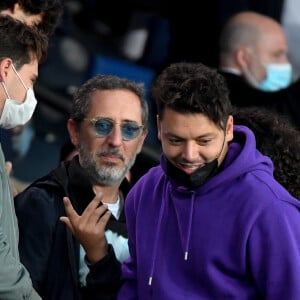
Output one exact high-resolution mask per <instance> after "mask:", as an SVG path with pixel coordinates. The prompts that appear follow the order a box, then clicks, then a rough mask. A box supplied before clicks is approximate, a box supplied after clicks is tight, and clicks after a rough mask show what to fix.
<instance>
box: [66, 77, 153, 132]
mask: <svg viewBox="0 0 300 300" xmlns="http://www.w3.org/2000/svg"><path fill="white" fill-rule="evenodd" d="M98 90H129V91H131V92H133V93H134V94H136V95H137V97H138V98H139V100H140V103H141V109H142V123H143V125H144V130H146V129H147V128H148V114H149V112H148V104H147V101H146V100H145V89H144V84H142V83H137V82H135V81H132V80H129V79H126V78H120V77H118V76H115V75H96V76H94V77H92V78H90V79H89V80H88V81H86V82H85V83H84V84H83V85H81V86H80V87H79V89H78V90H77V92H76V93H75V94H74V98H73V105H72V110H71V115H70V117H71V119H73V120H74V121H75V122H76V123H78V124H79V123H80V122H82V121H83V120H84V118H85V117H86V116H87V114H88V112H89V104H90V94H91V93H92V92H95V91H98Z"/></svg>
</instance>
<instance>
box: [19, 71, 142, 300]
mask: <svg viewBox="0 0 300 300" xmlns="http://www.w3.org/2000/svg"><path fill="white" fill-rule="evenodd" d="M147 120H148V106H147V102H146V100H145V99H144V88H143V86H142V85H140V84H137V83H136V82H133V81H130V80H127V79H124V78H119V77H116V76H111V75H97V76H95V77H93V78H91V79H90V80H88V81H87V82H86V83H84V84H83V85H82V86H81V87H80V88H79V89H78V91H77V92H76V94H75V95H74V101H73V106H72V111H71V116H70V119H69V120H68V124H67V127H68V130H69V135H70V139H71V141H72V143H73V144H74V145H75V147H76V148H77V150H78V153H79V154H78V155H77V156H75V157H74V158H73V159H72V160H71V161H65V162H62V163H61V165H60V166H59V167H58V168H56V169H55V170H53V171H51V172H50V173H49V174H48V175H46V176H45V177H43V178H40V179H38V180H37V181H35V182H34V183H33V184H32V185H31V186H29V187H28V188H27V189H26V190H25V191H24V192H22V193H20V194H19V195H18V196H17V197H16V200H15V202H16V213H17V217H18V220H19V225H20V255H21V259H22V261H23V262H24V264H25V266H26V267H27V268H28V270H29V272H30V274H31V277H32V280H33V284H34V287H35V288H36V290H37V291H38V292H39V294H40V295H41V297H42V298H43V299H55V300H62V299H63V300H65V299H68V300H73V299H74V300H75V299H101V300H103V299H114V298H115V297H116V294H117V292H118V289H119V284H120V276H121V262H123V261H124V260H125V259H126V258H128V256H129V252H128V243H127V228H126V223H125V214H124V209H123V207H124V199H125V196H126V194H127V192H128V191H129V188H130V184H129V182H128V181H127V179H126V175H127V174H128V171H129V170H130V168H131V167H132V166H133V164H134V162H135V158H136V155H137V154H138V153H139V152H140V151H141V150H142V146H143V143H144V140H145V138H146V135H147ZM25 225H26V226H25ZM58 270H59V271H58Z"/></svg>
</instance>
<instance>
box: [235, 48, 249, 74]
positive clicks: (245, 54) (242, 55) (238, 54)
mask: <svg viewBox="0 0 300 300" xmlns="http://www.w3.org/2000/svg"><path fill="white" fill-rule="evenodd" d="M235 59H236V63H237V64H238V66H239V67H240V69H244V68H248V66H249V63H250V61H249V59H250V54H249V50H248V49H247V47H244V46H243V47H240V48H238V49H236V51H235Z"/></svg>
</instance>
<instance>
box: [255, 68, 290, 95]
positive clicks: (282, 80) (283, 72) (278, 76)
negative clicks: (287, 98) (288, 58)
mask: <svg viewBox="0 0 300 300" xmlns="http://www.w3.org/2000/svg"><path fill="white" fill-rule="evenodd" d="M266 71H267V77H266V79H265V80H263V81H262V82H260V83H259V84H258V86H257V88H258V89H260V90H262V91H265V92H276V91H279V90H281V89H284V88H286V87H288V86H289V85H290V84H291V82H292V66H291V64H289V63H286V64H268V65H267V67H266Z"/></svg>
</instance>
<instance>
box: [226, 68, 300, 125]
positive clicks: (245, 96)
mask: <svg viewBox="0 0 300 300" xmlns="http://www.w3.org/2000/svg"><path fill="white" fill-rule="evenodd" d="M220 73H221V74H222V75H223V76H224V77H225V79H226V82H227V85H228V88H229V98H230V100H231V103H232V104H233V105H234V106H237V107H245V106H261V107H265V108H268V109H272V110H274V111H277V112H278V113H280V114H282V115H285V116H286V117H288V119H289V120H290V121H291V123H292V124H294V125H295V126H296V127H297V128H298V129H300V79H299V80H298V81H296V82H295V83H293V84H292V85H290V86H289V87H288V88H285V89H282V90H280V91H278V92H264V91H261V90H258V89H256V88H254V87H252V86H251V85H249V84H248V83H247V82H246V81H245V79H244V78H243V77H242V76H240V75H236V74H232V73H229V72H223V71H220Z"/></svg>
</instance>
